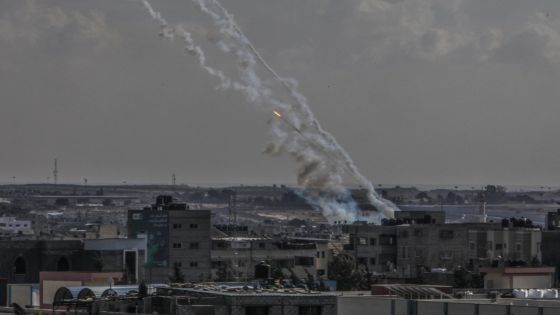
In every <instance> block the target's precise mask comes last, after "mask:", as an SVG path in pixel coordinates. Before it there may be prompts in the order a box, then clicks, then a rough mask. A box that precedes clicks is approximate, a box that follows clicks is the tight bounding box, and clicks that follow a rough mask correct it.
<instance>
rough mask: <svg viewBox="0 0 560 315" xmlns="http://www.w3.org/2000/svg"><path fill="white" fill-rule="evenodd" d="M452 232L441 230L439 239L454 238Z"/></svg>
mask: <svg viewBox="0 0 560 315" xmlns="http://www.w3.org/2000/svg"><path fill="white" fill-rule="evenodd" d="M454 234H455V233H454V232H453V230H441V231H439V238H443V239H451V238H453V236H454Z"/></svg>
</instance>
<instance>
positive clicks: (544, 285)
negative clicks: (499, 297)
mask: <svg viewBox="0 0 560 315" xmlns="http://www.w3.org/2000/svg"><path fill="white" fill-rule="evenodd" d="M480 272H481V273H483V274H484V288H485V289H549V288H552V285H553V284H554V267H500V268H491V267H485V268H481V269H480Z"/></svg>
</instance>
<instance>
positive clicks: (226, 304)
mask: <svg viewBox="0 0 560 315" xmlns="http://www.w3.org/2000/svg"><path fill="white" fill-rule="evenodd" d="M156 291H157V294H158V296H155V297H151V298H148V302H147V303H145V304H144V305H145V309H144V313H145V314H152V313H154V312H157V313H158V314H200V315H202V314H214V315H336V314H337V308H336V303H337V301H336V296H335V295H334V294H330V293H322V292H315V291H306V290H301V289H287V288H286V289H280V288H276V287H266V286H265V287H261V286H259V285H258V284H253V285H248V284H246V283H238V284H236V283H209V284H201V285H197V286H194V287H192V288H180V287H172V288H157V289H156Z"/></svg>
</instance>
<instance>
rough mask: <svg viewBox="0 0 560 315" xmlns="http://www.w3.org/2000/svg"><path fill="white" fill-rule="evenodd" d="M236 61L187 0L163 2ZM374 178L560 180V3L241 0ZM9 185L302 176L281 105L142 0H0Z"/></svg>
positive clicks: (290, 179)
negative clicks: (283, 129)
mask: <svg viewBox="0 0 560 315" xmlns="http://www.w3.org/2000/svg"><path fill="white" fill-rule="evenodd" d="M152 4H153V5H154V7H156V8H157V9H158V10H160V11H162V13H164V14H165V16H166V17H167V18H168V20H169V21H170V22H171V23H174V24H177V23H180V24H183V25H184V26H185V27H186V28H187V29H188V30H189V31H191V32H192V33H193V34H195V35H196V36H197V37H196V38H195V40H197V43H199V44H201V45H202V46H203V47H204V48H205V51H207V52H210V54H209V63H210V64H211V65H213V66H215V67H217V68H223V69H231V68H232V67H233V66H234V64H233V63H232V58H231V57H230V56H227V55H224V54H222V53H220V51H219V50H218V49H217V48H216V47H214V45H213V38H214V37H215V36H216V34H215V33H214V31H213V28H212V27H211V24H210V23H209V21H208V20H207V18H206V16H204V15H202V14H200V13H199V12H198V11H197V10H196V9H195V8H194V7H193V5H192V3H191V2H190V1H179V0H165V1H163V0H161V1H156V0H154V1H152ZM224 5H226V6H227V7H228V9H229V10H230V11H232V12H233V13H234V14H235V17H236V20H237V21H238V23H239V24H240V25H241V27H242V28H243V29H244V31H245V32H246V33H247V35H248V36H249V37H250V38H251V39H252V40H253V43H254V44H255V45H256V46H257V48H258V49H259V50H260V51H261V53H262V54H263V56H264V57H265V58H266V59H267V60H268V61H269V63H270V64H272V65H273V66H274V67H275V69H276V70H277V71H278V72H280V73H281V74H282V75H284V76H289V77H293V78H295V79H297V80H298V81H299V83H300V87H301V90H302V92H303V93H304V94H305V95H307V97H308V98H309V101H310V103H311V104H312V107H313V110H314V112H315V114H316V115H317V116H318V117H319V119H320V120H321V122H322V124H323V126H324V127H325V129H327V130H329V131H330V132H331V133H332V134H333V135H335V136H336V137H337V139H338V140H339V142H340V143H341V144H342V145H343V146H344V147H345V148H346V149H347V150H348V151H349V152H350V154H351V155H352V157H353V159H354V160H355V161H356V163H357V164H358V166H359V167H360V169H361V170H362V172H363V173H364V174H365V175H367V176H368V177H369V178H370V179H371V180H372V181H373V182H374V183H427V184H445V183H457V184H484V183H502V184H510V185H514V184H518V185H521V184H527V185H529V184H534V185H551V184H554V183H557V182H558V181H559V180H560V165H559V163H558V162H557V161H558V155H559V153H560V148H559V146H558V145H557V143H556V142H557V141H556V138H557V135H558V134H559V132H558V131H559V129H560V127H559V124H558V123H557V117H559V116H560V107H559V106H558V104H557V100H558V99H559V97H558V96H559V94H560V92H559V89H558V82H559V81H558V79H559V77H560V75H559V74H560V73H559V69H560V3H559V2H558V1H555V0H535V1H521V0H510V1H503V0H484V1H483V0H451V1H450V0H415V1H412V0H393V1H389V0H385V1H384V0H347V1H334V0H333V1H329V0H309V1H296V0H281V1H272V0H267V1H262V0H261V1H257V0H230V1H227V2H224ZM0 12H1V13H0V60H1V61H0V95H1V96H2V98H1V103H0V104H1V105H0V106H1V107H0V145H1V148H2V150H1V151H0V152H1V153H0V182H11V181H12V176H16V178H17V182H36V181H45V180H46V177H47V176H51V171H52V163H53V160H54V158H58V159H59V168H60V180H61V181H63V182H81V180H82V178H84V177H87V178H88V179H89V182H90V183H92V184H93V183H121V182H122V181H127V182H128V183H148V182H150V183H169V182H170V181H171V174H172V173H176V174H177V181H178V182H181V183H187V184H193V183H197V184H216V183H249V184H250V183H288V184H290V183H294V182H295V177H296V176H295V173H296V172H295V166H294V165H293V164H292V163H291V162H290V160H289V159H288V158H277V157H270V156H268V155H264V154H262V151H263V149H264V147H265V146H266V144H267V142H268V139H267V132H266V130H267V126H266V124H267V120H268V119H270V113H267V112H259V111H257V110H255V108H253V107H252V106H250V105H247V104H246V103H245V101H244V99H243V97H242V96H241V95H238V94H237V93H235V92H231V91H217V90H216V86H217V85H218V82H216V80H215V79H213V78H212V77H209V76H208V75H206V74H205V73H204V72H203V71H202V70H201V69H200V68H199V67H198V66H197V64H196V60H195V58H192V56H189V55H188V54H185V53H184V51H183V50H182V48H181V45H180V44H179V43H176V45H169V44H167V43H164V42H163V41H162V39H161V38H160V37H158V36H157V34H158V32H159V29H158V27H157V25H156V24H154V23H153V21H152V20H151V19H150V17H149V16H147V14H146V13H145V11H144V10H143V8H142V6H141V5H140V4H139V3H138V2H137V1H124V0H123V1H114V0H111V1H105V0H98V1H86V0H76V1H54V0H43V1H20V0H2V1H0Z"/></svg>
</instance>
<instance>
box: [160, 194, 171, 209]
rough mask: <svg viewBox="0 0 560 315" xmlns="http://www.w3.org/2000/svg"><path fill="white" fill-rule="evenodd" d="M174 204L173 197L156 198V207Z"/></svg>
mask: <svg viewBox="0 0 560 315" xmlns="http://www.w3.org/2000/svg"><path fill="white" fill-rule="evenodd" d="M172 202H173V197H171V196H165V195H162V196H157V197H156V205H158V206H161V205H168V204H170V203H172Z"/></svg>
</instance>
